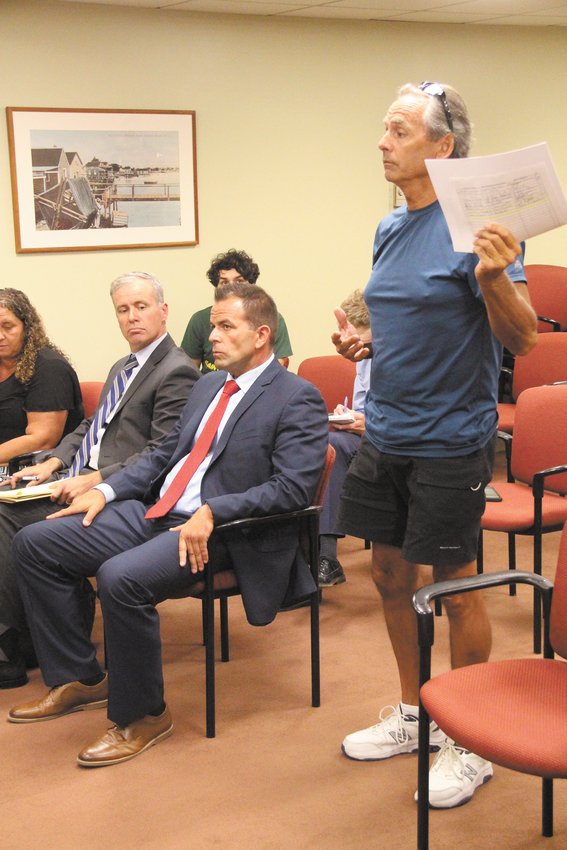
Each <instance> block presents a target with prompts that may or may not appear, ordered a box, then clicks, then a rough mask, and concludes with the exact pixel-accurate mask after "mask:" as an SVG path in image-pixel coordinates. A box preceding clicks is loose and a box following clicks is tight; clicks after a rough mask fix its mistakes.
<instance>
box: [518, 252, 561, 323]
mask: <svg viewBox="0 0 567 850" xmlns="http://www.w3.org/2000/svg"><path fill="white" fill-rule="evenodd" d="M524 269H525V272H526V278H527V281H528V292H529V294H530V299H531V302H532V306H533V308H534V310H535V311H536V313H537V315H538V316H544V317H545V318H547V319H553V320H554V321H556V322H559V324H560V325H561V330H562V331H567V268H565V267H564V266H548V265H544V264H540V265H538V264H533V265H527V266H525V267H524ZM550 330H552V326H551V325H549V324H547V323H545V322H538V332H539V333H542V332H545V331H550Z"/></svg>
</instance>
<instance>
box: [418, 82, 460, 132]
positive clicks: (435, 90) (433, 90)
mask: <svg viewBox="0 0 567 850" xmlns="http://www.w3.org/2000/svg"><path fill="white" fill-rule="evenodd" d="M418 88H419V89H421V91H422V92H423V93H424V94H428V95H431V97H437V98H439V100H440V101H441V106H442V107H443V112H444V113H445V120H446V121H447V126H448V127H449V130H450V131H451V133H452V132H453V116H452V115H451V110H450V108H449V103H448V101H447V95H446V94H445V90H444V88H443V86H442V85H440V84H439V83H430V82H429V80H424V81H423V82H422V83H420V84H419V86H418Z"/></svg>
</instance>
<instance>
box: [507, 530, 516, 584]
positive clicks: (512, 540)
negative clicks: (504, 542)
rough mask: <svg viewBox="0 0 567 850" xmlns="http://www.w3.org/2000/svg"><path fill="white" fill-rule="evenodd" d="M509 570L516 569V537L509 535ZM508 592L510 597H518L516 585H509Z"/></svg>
mask: <svg viewBox="0 0 567 850" xmlns="http://www.w3.org/2000/svg"><path fill="white" fill-rule="evenodd" d="M508 569H509V570H515V569H516V535H515V534H508ZM508 592H509V594H510V596H515V595H516V585H515V584H511V585H509V588H508Z"/></svg>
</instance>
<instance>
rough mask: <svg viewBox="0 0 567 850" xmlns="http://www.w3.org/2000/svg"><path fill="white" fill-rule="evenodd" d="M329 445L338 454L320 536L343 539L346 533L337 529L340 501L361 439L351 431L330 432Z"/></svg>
mask: <svg viewBox="0 0 567 850" xmlns="http://www.w3.org/2000/svg"><path fill="white" fill-rule="evenodd" d="M329 443H330V444H331V445H332V446H333V448H334V449H335V451H336V453H337V454H336V457H335V463H334V466H333V471H332V472H331V477H330V479H329V483H328V485H327V492H326V493H325V499H324V501H323V508H322V510H321V514H320V516H319V534H329V535H333V536H334V537H343V536H344V532H343V531H341V529H340V528H337V514H338V511H339V499H340V495H341V490H342V488H343V482H344V480H345V477H346V474H347V472H348V468H349V466H350V465H351V462H352V459H353V457H354V456H355V454H356V453H357V451H358V449H359V447H360V437H359V436H358V434H352V433H350V432H349V431H329Z"/></svg>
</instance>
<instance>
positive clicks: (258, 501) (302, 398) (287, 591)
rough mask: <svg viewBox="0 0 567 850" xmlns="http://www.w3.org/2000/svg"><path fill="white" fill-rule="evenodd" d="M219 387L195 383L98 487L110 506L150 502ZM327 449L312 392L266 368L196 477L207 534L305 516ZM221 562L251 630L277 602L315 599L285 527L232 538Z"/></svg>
mask: <svg viewBox="0 0 567 850" xmlns="http://www.w3.org/2000/svg"><path fill="white" fill-rule="evenodd" d="M225 380H226V372H222V371H219V372H211V373H210V374H208V375H205V376H204V377H202V378H201V379H200V380H199V381H198V382H197V383H196V384H195V386H194V388H193V391H192V393H191V399H190V402H189V403H188V404H187V405H186V407H185V409H184V411H183V413H182V414H181V417H180V419H179V421H178V423H177V425H176V426H175V427H174V428H173V430H172V431H171V433H170V434H169V436H168V437H166V439H165V440H164V442H163V443H162V444H161V445H160V446H158V447H157V448H156V449H155V450H154V451H152V452H149V453H148V454H146V455H143V456H142V457H141V458H140V459H139V460H138V461H137V462H136V463H134V464H132V465H131V466H128V467H126V468H124V469H123V470H121V471H120V472H119V473H117V474H115V475H111V476H110V478H108V479H107V481H106V483H107V484H108V485H109V486H110V487H112V489H113V490H114V492H115V494H116V497H117V498H118V499H141V500H142V501H144V502H146V503H147V504H152V503H153V502H155V501H156V499H157V498H158V495H159V490H160V487H161V485H162V483H163V481H164V478H165V476H166V475H167V473H168V472H169V471H170V470H171V469H172V467H173V466H175V464H176V463H177V461H178V460H180V458H182V457H183V456H184V455H186V454H187V453H188V452H189V451H190V449H191V446H192V444H193V440H194V436H195V432H196V430H197V428H198V426H199V423H200V421H201V419H202V417H203V415H204V413H205V411H206V409H207V407H208V406H209V404H210V402H211V401H212V399H213V398H214V396H215V395H216V393H217V392H218V390H219V389H220V387H221V386H222V385H223V384H224V382H225ZM327 444H328V419H327V409H326V406H325V403H324V402H323V399H322V398H321V395H320V393H319V391H318V390H317V389H316V388H315V387H314V386H313V385H312V384H310V383H309V382H307V381H304V380H303V379H302V378H299V377H297V375H294V374H292V373H290V372H288V371H287V370H286V369H284V368H283V367H282V366H280V364H279V363H278V362H277V361H276V360H274V361H273V362H272V363H270V365H269V366H268V367H267V368H266V370H265V371H264V372H263V373H262V374H261V375H260V377H259V378H258V379H257V380H256V381H255V382H254V384H253V385H252V387H251V388H250V389H249V390H248V391H247V392H246V394H245V395H244V397H243V399H242V401H241V402H240V403H239V404H238V405H237V407H236V408H235V410H234V411H233V413H232V414H231V416H230V418H229V420H228V422H227V423H226V425H225V427H224V429H223V432H222V434H221V436H220V439H219V440H218V443H217V445H216V446H215V448H214V450H213V457H212V460H211V463H210V465H209V467H208V469H207V471H206V473H205V475H204V478H203V481H202V485H201V497H202V501H203V502H206V503H207V504H208V505H209V507H210V508H211V511H212V513H213V516H214V521H215V525H218V524H219V523H223V522H228V521H229V520H233V519H240V518H243V517H252V516H265V515H267V514H272V513H283V512H287V511H293V510H298V509H300V508H304V507H307V506H309V505H310V504H311V502H312V499H313V496H314V494H315V490H316V487H317V483H318V481H319V477H320V474H321V471H322V469H323V465H324V463H325V456H326V450H327ZM230 553H231V558H232V566H233V567H234V570H235V572H236V574H237V576H238V581H239V584H240V589H241V591H242V599H243V603H244V607H245V610H246V615H247V617H248V620H249V622H250V623H252V624H253V625H264V624H265V623H269V622H271V620H273V618H274V617H275V615H276V613H277V610H278V607H279V606H280V605H281V603H282V602H283V600H284V598H285V599H286V600H287V599H290V598H293V597H297V596H300V595H303V594H305V593H308V592H311V591H313V590H314V589H315V585H314V582H313V579H312V577H311V574H310V572H309V569H308V567H307V564H306V562H305V559H304V557H303V555H302V553H301V549H300V547H299V542H298V535H297V527H296V524H295V523H291V522H290V523H289V524H287V523H286V524H284V525H283V526H282V527H281V528H280V529H278V530H277V531H276V530H274V528H272V529H271V530H266V529H263V530H254V531H253V532H250V531H248V532H247V531H244V530H242V531H239V532H235V533H233V534H232V536H231V539H230Z"/></svg>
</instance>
